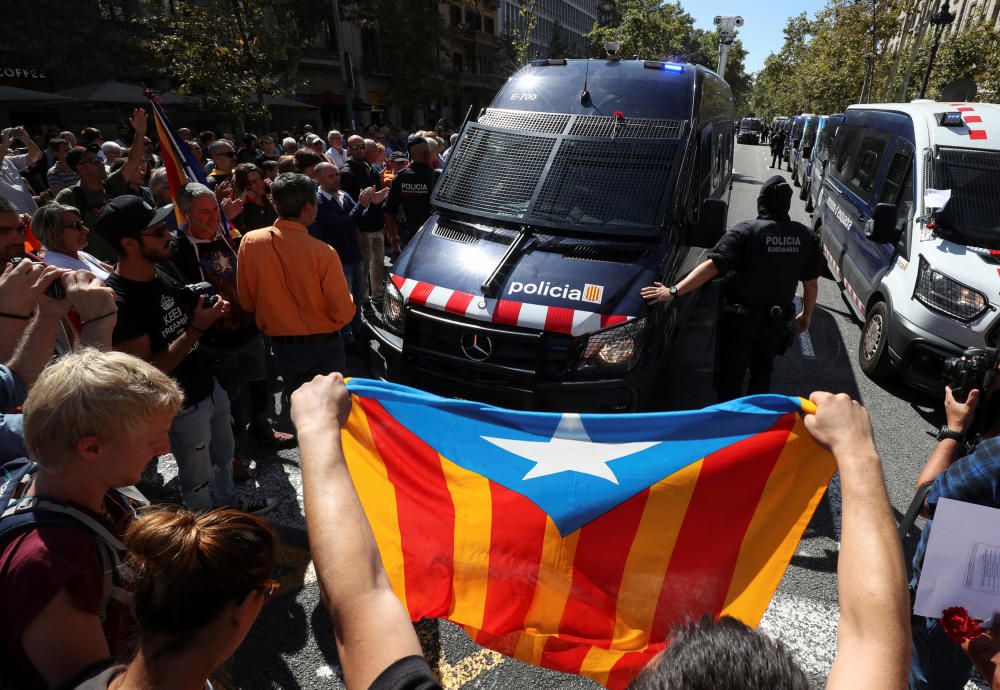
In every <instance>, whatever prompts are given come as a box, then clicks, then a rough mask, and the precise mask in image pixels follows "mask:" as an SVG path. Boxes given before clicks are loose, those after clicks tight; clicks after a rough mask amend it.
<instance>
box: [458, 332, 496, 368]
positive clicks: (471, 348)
mask: <svg viewBox="0 0 1000 690" xmlns="http://www.w3.org/2000/svg"><path fill="white" fill-rule="evenodd" d="M458 344H459V346H461V348H462V354H463V355H465V356H466V357H468V358H469V359H471V360H472V361H473V362H485V361H486V360H488V359H489V358H490V357H492V356H493V341H492V340H490V339H489V337H488V336H485V335H479V334H478V333H463V334H462V337H461V338H460V339H459V341H458Z"/></svg>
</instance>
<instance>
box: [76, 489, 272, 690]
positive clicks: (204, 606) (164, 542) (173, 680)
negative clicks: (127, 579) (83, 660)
mask: <svg viewBox="0 0 1000 690" xmlns="http://www.w3.org/2000/svg"><path fill="white" fill-rule="evenodd" d="M124 542H125V546H126V548H127V549H128V551H129V565H130V567H131V568H132V569H133V571H134V578H135V580H134V581H135V618H136V623H137V625H138V628H139V640H138V643H137V645H136V647H137V651H136V654H135V657H134V658H133V659H132V661H131V662H130V663H129V664H128V665H127V666H112V667H110V668H105V669H104V670H102V671H101V672H99V673H97V674H96V675H93V673H91V674H90V677H89V678H88V680H86V681H84V682H83V683H81V684H78V685H77V686H76V687H77V689H78V690H138V689H139V688H142V689H143V690H149V689H156V688H167V687H170V688H174V687H177V688H202V687H203V688H206V689H209V690H210V689H211V687H212V686H211V684H210V683H209V681H208V676H209V674H211V673H212V671H213V670H215V669H216V668H217V667H218V666H219V665H221V664H222V663H223V662H224V661H225V660H226V659H228V658H229V657H230V656H232V654H233V653H234V652H235V651H236V649H237V648H238V647H239V646H240V643H241V642H243V638H244V637H246V634H247V632H248V631H249V630H250V626H252V625H253V622H254V621H255V620H256V619H257V615H258V614H259V613H260V609H261V607H262V606H263V605H264V602H266V601H267V600H268V599H270V598H271V597H272V596H273V595H274V593H275V592H277V591H278V582H277V581H275V580H271V579H269V578H270V575H271V568H272V567H273V565H274V559H275V552H276V549H277V544H278V538H277V536H276V535H275V533H274V531H273V530H272V529H271V527H270V526H269V525H268V524H267V522H266V521H264V520H263V519H262V518H259V517H257V516H255V515H250V514H248V513H244V512H242V511H239V510H235V509H233V508H219V509H216V510H210V511H206V512H198V513H192V512H189V511H187V510H183V509H177V510H174V509H157V510H155V511H152V512H149V513H146V514H145V515H144V516H142V517H141V518H139V519H138V520H136V521H135V522H134V523H132V525H131V526H130V527H129V528H128V531H127V532H126V533H125V538H124Z"/></svg>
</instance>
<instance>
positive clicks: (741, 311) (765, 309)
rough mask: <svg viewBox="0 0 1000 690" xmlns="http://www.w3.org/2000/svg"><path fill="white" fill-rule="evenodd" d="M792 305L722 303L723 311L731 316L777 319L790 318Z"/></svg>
mask: <svg viewBox="0 0 1000 690" xmlns="http://www.w3.org/2000/svg"><path fill="white" fill-rule="evenodd" d="M792 309H793V308H792V307H791V306H790V305H788V306H781V305H780V304H775V305H771V306H757V305H753V304H736V303H734V302H726V303H725V304H723V305H722V313H723V314H729V315H731V316H767V317H770V318H772V319H774V320H775V321H780V320H784V319H789V318H791V316H792Z"/></svg>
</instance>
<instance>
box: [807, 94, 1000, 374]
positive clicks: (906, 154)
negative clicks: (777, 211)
mask: <svg viewBox="0 0 1000 690" xmlns="http://www.w3.org/2000/svg"><path fill="white" fill-rule="evenodd" d="M815 227H816V230H817V231H818V232H819V236H820V239H821V241H822V246H823V254H824V256H825V258H826V262H827V264H828V266H829V269H830V272H831V273H832V275H833V278H834V279H835V280H836V281H837V283H838V285H839V286H840V287H841V290H842V291H843V295H844V299H845V301H846V302H847V304H848V306H849V307H850V308H851V310H852V311H853V312H854V314H855V315H856V316H857V317H858V318H859V319H860V320H861V321H863V322H864V327H863V331H862V336H861V343H860V346H859V352H858V357H859V361H860V364H861V368H862V369H863V370H864V371H865V373H867V374H868V375H870V376H873V377H878V376H881V375H885V374H888V373H890V372H892V371H893V370H898V371H900V372H901V373H902V374H903V377H904V379H905V380H906V381H907V382H909V383H911V384H912V385H914V386H916V387H919V388H922V389H925V390H929V391H939V390H940V388H941V383H940V381H939V378H940V368H941V363H942V361H943V359H944V358H946V357H950V356H954V355H957V354H961V352H962V351H963V350H964V349H965V348H967V347H984V346H994V347H995V346H996V345H997V340H998V335H1000V311H998V309H1000V290H998V289H997V288H998V285H1000V281H998V277H1000V276H998V274H1000V107H998V106H996V105H992V104H984V103H936V102H933V101H926V100H917V101H913V102H911V103H901V104H892V103H886V104H878V105H854V106H851V107H850V108H848V109H847V112H846V114H845V118H844V121H843V123H842V124H841V125H840V128H839V129H838V131H837V135H836V137H835V138H834V140H833V144H832V146H831V150H830V159H829V163H828V166H827V172H826V176H825V177H824V179H823V184H822V190H821V193H820V196H819V201H818V203H817V208H816V213H815Z"/></svg>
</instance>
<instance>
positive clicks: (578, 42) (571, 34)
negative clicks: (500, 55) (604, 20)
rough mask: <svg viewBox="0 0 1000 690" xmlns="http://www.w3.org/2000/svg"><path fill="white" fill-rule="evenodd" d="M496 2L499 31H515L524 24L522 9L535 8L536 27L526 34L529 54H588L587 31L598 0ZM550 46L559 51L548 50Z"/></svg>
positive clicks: (595, 19)
mask: <svg viewBox="0 0 1000 690" xmlns="http://www.w3.org/2000/svg"><path fill="white" fill-rule="evenodd" d="M499 5H500V7H499V8H498V12H497V30H498V33H499V34H500V35H511V36H516V35H518V32H520V31H523V28H524V21H525V18H524V17H523V16H522V10H525V12H526V13H530V12H532V11H534V14H535V28H534V31H532V32H531V35H530V36H529V37H528V40H529V41H530V42H531V57H533V58H542V57H589V55H590V39H589V38H587V34H588V33H589V32H590V31H591V30H593V28H594V23H595V22H596V21H597V5H598V0H500V3H499ZM553 48H555V49H556V50H557V52H560V53H562V54H561V55H553V54H550V53H551V50H552V49H553Z"/></svg>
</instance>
